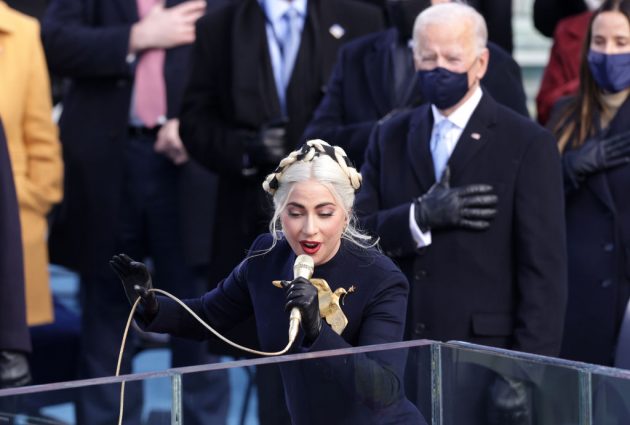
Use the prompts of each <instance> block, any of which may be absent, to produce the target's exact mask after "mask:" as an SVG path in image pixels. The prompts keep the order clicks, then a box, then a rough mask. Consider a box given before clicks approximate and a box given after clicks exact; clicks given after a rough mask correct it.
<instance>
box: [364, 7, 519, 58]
mask: <svg viewBox="0 0 630 425" xmlns="http://www.w3.org/2000/svg"><path fill="white" fill-rule="evenodd" d="M361 1H363V2H365V3H370V4H373V5H375V6H379V7H380V8H381V10H382V11H383V13H384V15H385V16H386V17H388V18H391V16H389V15H388V12H387V3H388V2H389V1H390V0H361ZM401 1H405V0H401ZM446 1H449V0H437V1H434V3H444V2H446ZM464 1H465V3H466V4H468V5H470V6H472V7H474V8H475V9H477V10H478V11H479V13H481V14H482V15H483V17H484V18H485V19H486V22H487V24H488V38H489V40H490V41H492V42H493V43H496V44H497V45H499V46H501V48H502V49H504V50H506V51H507V52H508V53H510V54H512V50H513V47H514V42H513V34H512V1H509V0H464ZM430 2H431V0H424V3H425V4H426V5H428V4H429V3H430ZM389 24H390V25H395V22H394V21H392V20H391V19H389Z"/></svg>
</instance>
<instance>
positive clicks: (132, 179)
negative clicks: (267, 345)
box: [42, 0, 229, 425]
mask: <svg viewBox="0 0 630 425" xmlns="http://www.w3.org/2000/svg"><path fill="white" fill-rule="evenodd" d="M205 8H206V3H205V1H200V0H194V1H183V0H173V1H166V2H162V1H158V0H137V1H136V0H96V1H94V0H54V1H52V2H51V4H50V6H49V7H48V10H47V13H46V15H45V17H44V19H43V24H42V25H43V40H44V45H45V48H46V53H47V55H48V60H49V64H50V68H51V71H52V72H53V73H54V74H56V75H58V76H60V77H64V78H67V79H68V80H69V86H68V88H67V93H66V95H65V96H64V98H63V113H62V115H61V119H60V130H61V135H62V140H63V144H64V155H65V159H66V176H67V179H66V193H67V196H66V199H65V201H64V203H63V204H62V205H61V207H60V208H59V211H58V214H57V215H56V216H55V220H54V222H53V226H52V231H51V238H50V246H51V255H52V259H53V263H56V264H60V265H63V266H66V267H69V268H71V269H73V270H77V271H78V272H79V274H80V278H81V288H80V292H81V294H80V295H81V310H82V333H81V338H82V339H81V354H80V364H79V369H80V377H82V378H93V377H100V376H110V375H112V374H113V373H114V370H115V365H116V358H117V355H118V348H119V346H120V338H121V332H122V330H123V329H124V326H125V322H126V319H127V316H128V314H129V306H128V305H127V304H126V302H125V301H124V300H121V299H120V296H119V295H120V292H119V291H120V283H119V282H118V281H117V279H116V276H115V275H114V274H113V273H112V272H111V270H110V269H109V267H108V266H107V260H108V259H109V258H110V257H111V255H112V254H114V253H117V252H122V251H125V252H130V253H132V252H133V254H132V255H134V256H135V257H137V258H150V259H151V260H152V264H153V267H154V270H155V276H156V281H157V282H158V283H157V285H159V286H160V287H163V288H165V289H167V290H168V291H173V293H174V294H176V295H177V296H178V297H181V298H187V297H192V296H194V295H196V294H199V293H202V292H204V291H205V289H206V286H207V262H208V258H209V256H210V253H209V249H210V248H209V247H210V239H211V230H212V228H211V226H212V222H211V217H212V212H213V202H214V195H215V193H214V187H213V186H212V185H213V184H214V183H213V182H212V181H211V178H210V177H209V176H208V175H207V174H206V173H205V171H203V170H202V169H201V168H200V167H198V166H196V165H195V164H194V163H192V162H191V161H189V159H188V155H187V152H186V150H185V149H184V147H183V145H182V142H181V139H180V138H179V131H178V129H179V120H178V114H179V110H180V103H181V97H182V94H183V89H184V87H185V84H186V76H187V75H188V72H189V67H188V65H189V53H190V46H191V44H192V42H193V41H194V39H195V22H196V21H197V19H198V18H199V17H200V16H201V15H202V14H203V13H204V12H205ZM209 180H210V181H209ZM191 233H193V234H192V235H191ZM137 347H138V345H136V348H137ZM140 347H141V346H140ZM170 348H171V354H172V356H171V364H172V365H173V366H188V365H193V364H200V363H207V362H209V361H216V360H217V359H216V358H212V359H210V358H209V357H208V354H207V346H206V345H205V344H202V343H196V342H192V341H185V340H181V339H172V340H171V341H170ZM133 352H134V350H133V348H132V349H130V350H128V353H129V355H128V356H127V357H126V358H125V362H124V365H123V373H126V372H129V371H130V365H131V362H130V360H131V356H132V355H133ZM227 386H228V381H227V374H226V373H223V374H212V376H210V375H207V374H204V375H197V376H195V377H194V378H193V379H187V380H186V382H184V393H185V396H184V399H183V404H184V413H185V417H186V423H187V424H208V423H216V424H220V423H223V422H225V414H226V409H227V404H228V395H229V391H228V390H227V388H228V387H227ZM128 396H129V401H128V404H127V409H126V411H127V412H128V413H129V420H128V422H126V423H130V424H132V423H139V421H140V417H139V416H140V413H141V408H142V403H141V400H140V398H141V392H140V389H139V388H138V387H134V386H133V385H131V386H130V387H129V389H128ZM118 401H119V399H118V391H117V389H116V388H114V387H111V388H94V390H93V391H84V392H82V393H81V398H80V400H79V404H78V408H77V420H78V423H80V424H89V425H100V424H111V423H115V420H116V417H117V411H118Z"/></svg>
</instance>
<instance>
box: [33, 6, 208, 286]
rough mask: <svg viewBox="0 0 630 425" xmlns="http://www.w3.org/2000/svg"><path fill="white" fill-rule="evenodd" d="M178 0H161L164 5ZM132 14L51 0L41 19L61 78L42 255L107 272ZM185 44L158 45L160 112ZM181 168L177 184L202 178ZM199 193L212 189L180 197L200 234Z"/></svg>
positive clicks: (183, 77) (174, 109) (172, 96)
mask: <svg viewBox="0 0 630 425" xmlns="http://www.w3.org/2000/svg"><path fill="white" fill-rule="evenodd" d="M184 1H185V0H166V7H172V6H174V5H177V4H179V3H183V2H184ZM137 21H138V11H137V7H136V2H135V1H134V0H52V1H51V3H50V6H49V8H48V10H47V11H46V15H45V17H44V19H43V22H42V38H43V42H44V48H45V51H46V58H47V60H48V65H49V67H50V69H51V71H52V73H53V74H55V75H57V76H59V77H64V78H66V79H68V81H69V87H68V88H67V92H66V94H65V96H64V98H63V113H62V115H61V119H60V121H59V128H60V138H61V141H62V144H63V155H64V163H65V178H64V180H65V189H64V200H63V203H62V204H61V206H60V208H59V209H58V211H57V214H56V217H55V220H54V221H53V223H52V227H51V236H50V240H49V242H50V255H51V261H52V262H54V263H57V264H62V265H65V266H67V267H71V268H74V269H78V270H80V271H82V272H85V271H89V272H90V273H94V272H96V271H100V272H101V273H105V274H107V275H109V273H111V271H110V270H108V268H107V260H108V259H109V257H111V255H112V254H113V253H114V250H115V240H114V236H115V233H116V232H114V231H112V229H114V228H115V224H116V219H117V217H119V214H118V211H119V209H120V207H121V206H120V199H121V195H122V189H123V185H124V178H123V170H122V167H123V146H124V144H125V142H126V140H127V134H128V133H127V128H128V123H129V109H130V103H131V91H132V88H133V83H134V81H133V79H134V68H133V67H132V66H130V64H129V63H127V60H126V59H127V53H128V49H129V33H130V30H131V26H132V25H133V24H134V23H136V22H137ZM190 50H191V46H180V47H175V48H171V49H168V50H167V51H166V59H165V64H164V78H165V82H166V97H167V117H168V118H177V117H178V115H179V110H180V104H181V98H182V96H183V92H184V87H185V84H186V82H187V75H188V72H189V60H188V59H189V56H190ZM190 168H193V169H192V170H191V169H190ZM181 173H182V179H184V180H185V181H183V182H181V183H180V184H182V185H188V186H190V185H195V186H198V185H199V184H200V183H199V181H200V179H201V180H203V179H208V178H209V177H208V176H207V175H204V174H202V173H201V171H200V169H199V170H198V167H195V165H194V164H192V163H191V164H187V165H186V166H185V168H183V169H182V170H181ZM210 190H212V189H210ZM206 199H208V200H211V199H212V193H210V194H208V195H206V196H195V197H194V201H191V200H190V197H188V198H187V199H182V204H181V207H182V211H181V213H182V214H183V216H184V219H183V220H184V221H186V220H194V221H195V224H196V228H195V229H194V230H195V231H196V235H197V237H200V238H203V239H204V240H206V241H207V240H209V239H210V234H209V233H210V232H211V228H210V226H211V223H209V222H208V220H207V219H206V218H204V219H203V220H199V219H196V212H197V211H199V209H202V208H203V209H204V211H209V213H211V211H212V209H211V208H209V207H208V206H207V205H205V204H200V202H202V201H203V200H206ZM209 213H208V214H206V216H207V215H209ZM193 243H194V242H193ZM200 246H202V247H203V249H202V250H201V256H203V257H205V258H204V259H203V260H205V261H207V258H208V256H209V255H210V254H209V252H208V250H209V248H208V247H207V246H206V247H204V246H203V245H199V244H197V245H195V248H199V247H200ZM204 249H205V251H204ZM199 251H200V250H199V249H197V253H194V254H193V255H200V253H199ZM194 262H200V261H194Z"/></svg>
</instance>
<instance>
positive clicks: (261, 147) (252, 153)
mask: <svg viewBox="0 0 630 425" xmlns="http://www.w3.org/2000/svg"><path fill="white" fill-rule="evenodd" d="M286 139H287V130H286V121H278V122H272V123H268V124H266V125H264V126H263V127H262V128H261V129H260V131H258V132H248V136H247V137H245V138H244V144H245V152H246V153H247V155H248V157H249V160H250V163H251V164H250V165H251V166H252V167H259V168H263V169H270V170H272V169H274V168H275V167H277V166H278V164H279V163H280V160H281V159H282V158H284V157H285V156H286V155H287V140H286Z"/></svg>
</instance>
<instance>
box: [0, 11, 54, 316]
mask: <svg viewBox="0 0 630 425" xmlns="http://www.w3.org/2000/svg"><path fill="white" fill-rule="evenodd" d="M0 118H2V121H3V123H4V129H5V132H6V136H7V142H8V145H9V154H10V157H11V162H12V168H13V176H14V180H15V186H16V191H17V197H18V203H19V207H20V220H21V227H22V243H23V249H24V270H25V278H26V306H27V319H28V323H29V325H36V324H44V323H50V322H52V321H53V318H54V317H53V308H52V297H51V293H50V282H49V275H48V249H47V244H46V237H47V232H48V228H47V222H46V214H47V213H48V212H49V211H50V209H51V207H52V205H53V204H54V203H56V202H59V201H60V200H61V196H62V179H63V164H62V159H61V145H60V143H59V136H58V130H57V126H56V125H55V124H54V123H53V121H52V105H51V97H50V80H49V77H48V69H47V66H46V59H45V58H44V52H43V49H42V46H41V41H40V36H39V24H38V22H37V21H36V20H35V19H33V18H30V17H27V16H26V15H22V14H21V13H18V12H16V11H14V10H13V9H11V8H9V6H7V5H6V4H5V3H4V2H2V1H0ZM0 255H1V254H0Z"/></svg>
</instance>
